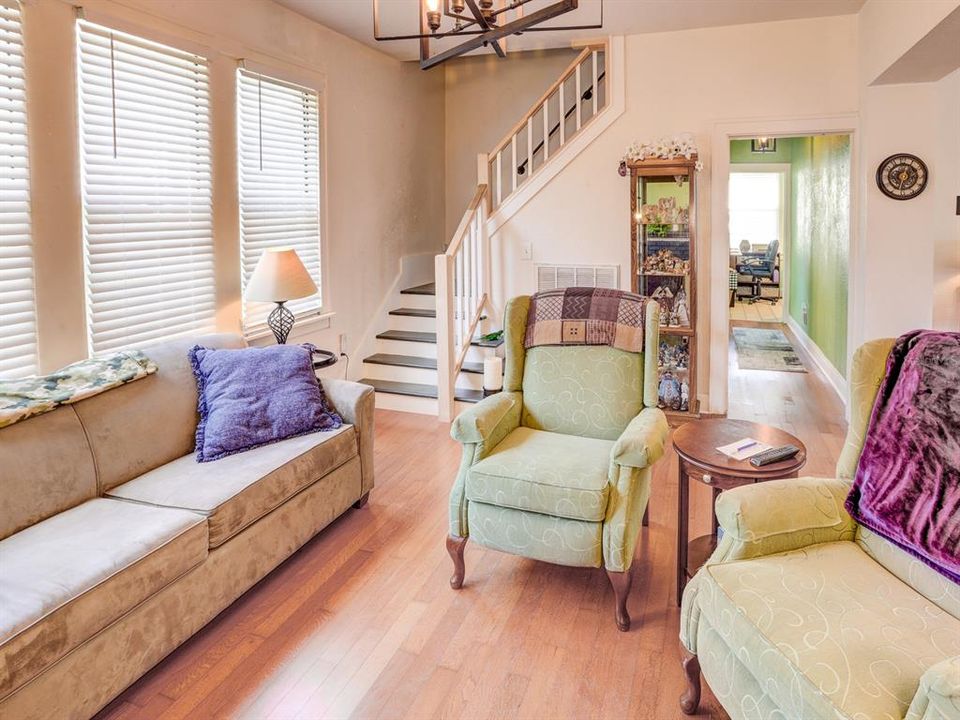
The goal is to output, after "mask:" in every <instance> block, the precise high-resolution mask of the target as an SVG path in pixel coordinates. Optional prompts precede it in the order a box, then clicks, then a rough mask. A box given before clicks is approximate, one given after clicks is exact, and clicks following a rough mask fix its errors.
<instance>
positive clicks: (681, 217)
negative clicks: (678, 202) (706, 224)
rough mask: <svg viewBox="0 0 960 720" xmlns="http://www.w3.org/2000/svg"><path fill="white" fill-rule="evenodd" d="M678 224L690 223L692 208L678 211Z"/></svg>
mask: <svg viewBox="0 0 960 720" xmlns="http://www.w3.org/2000/svg"><path fill="white" fill-rule="evenodd" d="M677 222H678V223H680V224H681V225H686V224H688V223H689V222H690V208H680V209H679V210H677Z"/></svg>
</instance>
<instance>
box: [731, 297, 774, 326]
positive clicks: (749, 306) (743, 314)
mask: <svg viewBox="0 0 960 720" xmlns="http://www.w3.org/2000/svg"><path fill="white" fill-rule="evenodd" d="M730 319H731V320H734V321H736V320H752V321H754V322H768V323H769V322H775V323H778V322H780V321H781V320H783V300H778V301H777V302H776V303H768V302H763V301H760V302H755V303H748V302H745V301H742V300H737V302H736V303H734V306H733V307H732V308H730Z"/></svg>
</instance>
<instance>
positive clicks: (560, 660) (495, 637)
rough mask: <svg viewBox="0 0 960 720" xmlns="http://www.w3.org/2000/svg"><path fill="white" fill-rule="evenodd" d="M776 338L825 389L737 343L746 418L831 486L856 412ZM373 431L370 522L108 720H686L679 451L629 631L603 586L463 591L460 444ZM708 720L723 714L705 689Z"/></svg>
mask: <svg viewBox="0 0 960 720" xmlns="http://www.w3.org/2000/svg"><path fill="white" fill-rule="evenodd" d="M738 307H739V304H738ZM745 310H749V311H751V312H753V313H754V314H753V315H752V317H753V318H754V319H753V320H752V321H750V320H748V319H746V318H745V319H742V320H737V321H736V324H744V325H753V326H756V324H757V323H760V322H767V321H769V320H770V319H771V318H774V319H778V318H779V308H778V307H773V306H770V305H768V304H763V303H756V304H754V305H752V306H745ZM761 310H763V311H764V312H763V313H761ZM767 326H769V325H767ZM777 327H781V328H784V332H785V333H786V334H787V336H788V337H789V338H790V339H791V341H792V342H793V343H794V347H796V348H797V353H798V355H799V356H800V358H801V360H802V361H803V363H804V365H805V366H806V368H807V370H808V372H806V373H784V372H771V371H759V370H740V369H739V368H738V367H737V363H736V350H735V347H734V345H733V343H732V341H731V343H730V349H729V352H730V373H729V376H730V386H729V387H730V404H729V415H730V416H731V417H738V418H743V419H749V420H754V421H757V422H766V423H770V424H775V425H778V426H780V427H783V428H785V429H787V430H789V431H790V432H792V433H794V434H796V435H797V436H798V437H799V438H800V439H801V440H803V442H804V443H805V444H806V445H807V449H808V456H809V459H808V463H807V467H806V468H805V469H804V471H803V472H804V473H805V474H814V475H817V474H819V475H832V474H833V468H834V464H835V463H836V460H837V457H838V455H839V452H840V448H841V447H842V443H843V436H844V433H845V431H846V426H845V423H844V421H843V404H842V403H841V402H840V400H839V398H837V396H836V394H835V393H834V391H833V390H832V389H831V388H830V387H829V386H828V385H827V383H826V380H825V378H824V377H823V375H822V374H821V373H820V371H819V369H818V368H817V367H816V366H815V365H814V364H813V363H812V360H811V359H810V358H809V357H808V356H807V355H806V354H805V352H804V351H803V350H802V348H801V347H800V346H799V344H798V343H797V342H796V339H795V338H794V337H793V336H792V334H791V333H790V331H789V329H787V328H785V327H784V326H782V325H778V326H777ZM376 421H377V437H376V452H375V470H376V478H377V486H376V488H375V489H374V491H373V493H372V494H371V496H370V502H369V504H368V505H367V506H366V507H365V508H363V509H361V510H350V511H348V512H347V513H346V514H345V515H344V516H343V517H342V518H340V519H338V520H337V521H335V522H334V523H333V524H332V525H331V526H330V527H329V528H327V529H326V530H325V531H323V532H322V533H320V534H319V535H318V536H317V537H316V538H314V539H313V540H312V541H310V542H309V543H307V544H306V545H305V546H304V547H303V548H302V549H301V550H300V551H299V552H297V553H296V554H295V555H294V556H293V557H291V558H290V559H289V560H288V561H287V562H285V563H284V564H283V565H281V566H280V567H279V568H277V569H276V570H275V571H274V572H273V573H271V574H270V575H269V576H268V577H267V578H265V579H264V580H262V581H261V582H260V583H258V584H257V585H256V586H254V587H253V588H252V589H251V590H250V591H249V592H247V593H246V594H245V595H244V596H243V597H241V598H240V599H239V600H238V601H237V602H236V603H234V604H233V605H232V606H231V607H230V608H228V609H227V610H226V611H224V612H223V613H221V614H220V615H219V616H218V617H217V618H215V619H214V620H213V621H212V622H211V623H210V624H209V625H208V626H207V627H206V628H204V629H203V630H202V631H201V632H199V633H198V634H197V635H196V636H195V637H193V638H192V639H190V640H189V641H188V642H186V643H185V644H184V645H183V646H181V647H180V648H179V649H178V650H176V651H175V652H174V653H172V654H171V655H170V656H169V657H168V658H167V659H166V660H165V661H163V662H162V663H160V664H159V665H158V666H157V667H156V668H154V670H152V671H151V672H150V673H148V674H147V675H145V676H144V677H143V678H141V679H140V680H139V681H137V682H136V683H135V684H134V685H133V686H131V687H130V688H129V689H128V690H127V691H126V692H125V693H124V694H123V695H121V696H120V697H119V698H117V700H115V701H114V702H113V703H111V704H110V705H109V706H108V707H107V708H105V709H104V710H103V711H102V712H101V713H100V715H99V716H98V720H127V718H137V720H141V719H143V720H173V719H174V718H245V719H247V720H265V719H267V718H276V719H282V720H288V719H289V718H294V717H302V718H311V720H312V719H313V718H351V719H352V720H367V719H373V718H384V719H386V720H395V719H396V720H399V719H403V718H406V719H408V720H432V719H433V718H444V719H449V720H467V719H474V718H475V719H476V720H493V719H499V718H521V719H527V718H528V719H529V720H541V719H542V718H550V719H551V720H553V719H554V718H555V719H557V720H565V719H566V718H571V719H573V718H576V719H577V720H579V719H580V718H591V717H598V718H599V717H603V718H631V720H637V719H643V718H649V719H650V720H671V719H673V718H676V719H677V720H679V719H680V718H685V717H686V716H683V715H682V714H681V713H680V710H679V707H678V705H677V698H678V696H679V694H680V692H681V690H682V688H683V676H682V674H681V671H680V666H679V661H680V657H679V650H678V639H677V634H678V628H679V619H680V613H679V609H678V608H677V606H676V596H675V592H676V591H675V579H674V564H675V560H676V507H677V467H676V454H675V453H674V452H673V449H672V446H668V449H667V452H666V456H665V457H664V459H663V460H662V461H661V462H660V463H658V464H657V465H656V467H655V468H654V471H653V474H652V475H653V477H652V493H651V500H650V527H649V528H646V529H644V530H643V532H642V533H641V536H640V539H639V541H638V546H637V551H636V555H635V560H634V566H633V588H632V591H631V594H630V597H629V599H628V608H629V611H630V614H631V616H632V618H633V629H632V630H631V631H630V632H629V633H621V632H619V631H618V630H617V629H616V627H615V625H614V621H613V593H612V591H611V589H610V586H609V582H608V581H607V578H606V576H605V575H604V573H603V572H602V571H601V570H596V569H589V568H567V567H561V566H554V565H548V564H544V563H538V562H534V561H532V560H527V559H524V558H519V557H514V556H511V555H504V554H501V553H497V552H494V551H492V550H487V549H485V548H481V547H479V546H477V545H475V544H472V543H467V549H466V555H465V557H466V567H467V572H466V581H465V583H464V586H463V588H462V589H461V590H459V591H454V590H451V589H450V587H449V584H448V579H449V576H450V572H451V569H452V568H451V564H450V561H449V558H448V557H447V554H446V551H445V549H444V537H445V536H446V532H447V512H448V511H447V496H448V493H449V488H450V484H451V482H452V480H453V477H454V475H455V474H456V470H457V465H458V463H459V457H460V450H459V446H458V445H457V444H456V443H455V442H454V441H453V440H451V439H450V437H449V429H448V426H447V425H445V424H442V423H439V422H437V421H436V419H434V418H430V417H426V416H419V415H412V414H405V413H397V412H389V411H377V415H376ZM709 508H710V493H709V489H708V488H700V487H694V488H693V492H692V496H691V509H692V519H691V531H692V532H695V533H700V532H705V531H706V530H707V528H708V527H709V522H710V518H709ZM694 717H699V718H712V719H714V720H721V719H724V718H726V714H725V713H724V712H723V710H722V709H721V708H720V707H719V706H718V704H717V703H716V700H715V699H714V698H713V697H712V695H711V693H710V692H709V689H705V691H704V695H703V702H702V703H701V709H700V712H699V714H698V715H696V716H694Z"/></svg>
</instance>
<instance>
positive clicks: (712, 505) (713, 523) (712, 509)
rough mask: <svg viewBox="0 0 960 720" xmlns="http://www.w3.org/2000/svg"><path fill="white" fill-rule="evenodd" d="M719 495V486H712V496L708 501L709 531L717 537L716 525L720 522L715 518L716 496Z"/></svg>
mask: <svg viewBox="0 0 960 720" xmlns="http://www.w3.org/2000/svg"><path fill="white" fill-rule="evenodd" d="M718 497H720V488H713V498H712V499H711V501H710V531H711V532H712V533H713V537H714V538H716V537H717V527H718V526H719V525H720V522H719V521H718V520H717V498H718Z"/></svg>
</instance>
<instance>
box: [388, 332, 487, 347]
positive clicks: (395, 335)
mask: <svg viewBox="0 0 960 720" xmlns="http://www.w3.org/2000/svg"><path fill="white" fill-rule="evenodd" d="M377 338H378V339H380V340H403V341H405V342H422V343H435V342H436V341H437V334H436V333H433V332H418V331H416V330H384V331H383V332H382V333H379V334H378V335H377ZM470 344H471V345H473V346H474V347H485V348H497V347H500V346H501V345H503V338H500V339H499V340H492V341H491V340H474V341H473V342H472V343H470Z"/></svg>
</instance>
